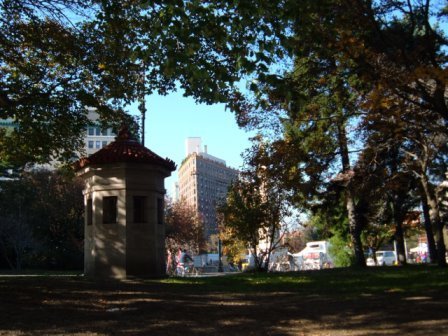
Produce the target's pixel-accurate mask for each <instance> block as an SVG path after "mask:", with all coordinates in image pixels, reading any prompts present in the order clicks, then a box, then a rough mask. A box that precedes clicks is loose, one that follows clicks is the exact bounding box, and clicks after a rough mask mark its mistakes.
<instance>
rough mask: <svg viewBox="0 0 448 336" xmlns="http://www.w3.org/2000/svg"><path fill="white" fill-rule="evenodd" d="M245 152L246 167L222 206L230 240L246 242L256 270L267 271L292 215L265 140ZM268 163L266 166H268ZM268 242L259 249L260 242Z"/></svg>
mask: <svg viewBox="0 0 448 336" xmlns="http://www.w3.org/2000/svg"><path fill="white" fill-rule="evenodd" d="M255 140H256V141H255V144H254V146H253V147H252V148H251V149H250V150H248V152H247V155H246V164H247V169H246V170H245V171H244V172H242V173H241V174H240V179H238V180H237V181H235V182H234V183H233V184H232V186H231V187H230V188H229V192H228V194H227V198H226V202H225V203H224V204H223V205H222V206H221V207H220V209H219V213H221V214H222V216H223V220H222V222H223V228H222V229H223V230H224V232H225V233H226V234H227V235H228V239H227V240H232V239H235V240H237V241H240V242H242V243H244V244H245V245H246V246H247V247H248V248H249V249H250V251H251V254H252V255H253V257H254V260H255V267H256V269H257V270H260V271H261V270H267V267H268V265H269V258H270V255H271V252H272V251H273V250H274V249H275V248H276V247H277V245H278V243H279V241H280V235H281V233H282V226H283V220H284V218H285V217H286V216H288V215H289V209H288V205H287V202H286V200H287V193H286V192H285V190H283V189H282V188H281V186H280V184H279V181H278V179H277V177H276V176H275V175H274V174H272V172H273V170H272V169H271V168H272V167H271V166H270V165H269V160H267V155H269V154H268V152H267V151H266V150H267V147H266V144H265V143H263V141H262V139H255ZM265 164H266V165H265ZM261 242H263V243H264V244H267V246H266V248H260V243H261Z"/></svg>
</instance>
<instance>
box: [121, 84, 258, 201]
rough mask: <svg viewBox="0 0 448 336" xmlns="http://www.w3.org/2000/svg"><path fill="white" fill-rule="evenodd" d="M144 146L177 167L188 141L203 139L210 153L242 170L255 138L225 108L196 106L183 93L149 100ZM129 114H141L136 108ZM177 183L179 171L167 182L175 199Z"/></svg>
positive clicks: (183, 156)
mask: <svg viewBox="0 0 448 336" xmlns="http://www.w3.org/2000/svg"><path fill="white" fill-rule="evenodd" d="M146 108H147V112H146V123H145V127H146V130H145V146H146V147H148V148H149V149H150V150H152V151H153V152H155V153H157V154H158V155H160V156H162V157H164V158H165V157H168V158H170V159H171V160H173V161H174V162H175V163H176V164H177V167H179V166H180V163H181V162H182V160H183V159H184V158H185V139H186V138H188V137H201V138H202V145H203V146H204V145H207V147H208V153H209V154H211V155H213V156H216V157H218V158H220V159H223V160H225V161H226V163H227V165H228V166H231V167H233V168H237V169H238V168H240V167H241V165H242V163H243V159H242V157H241V153H242V152H243V151H244V150H245V149H246V148H248V147H250V144H251V143H250V141H249V138H250V137H251V136H253V134H251V133H248V132H246V131H244V130H242V129H240V128H239V127H238V125H237V124H236V121H235V116H234V114H233V113H231V112H230V111H226V110H225V107H224V105H223V104H215V105H205V104H196V103H195V101H194V100H193V99H192V98H188V97H183V95H182V92H181V91H178V92H174V93H171V94H170V95H167V96H159V95H151V96H147V97H146ZM129 111H130V112H131V114H133V115H139V114H140V112H139V111H138V110H137V107H136V106H134V105H133V106H131V107H130V109H129ZM176 181H177V171H176V172H174V173H173V174H172V176H171V177H169V178H167V179H166V180H165V188H166V189H167V191H168V193H169V194H170V195H171V196H172V195H173V194H172V189H173V188H172V186H173V184H174V182H176Z"/></svg>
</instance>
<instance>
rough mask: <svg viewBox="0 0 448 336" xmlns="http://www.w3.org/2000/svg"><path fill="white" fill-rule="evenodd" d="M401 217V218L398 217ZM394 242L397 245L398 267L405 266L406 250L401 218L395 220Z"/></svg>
mask: <svg viewBox="0 0 448 336" xmlns="http://www.w3.org/2000/svg"><path fill="white" fill-rule="evenodd" d="M400 217H401V216H400ZM394 221H395V241H396V243H397V245H396V246H397V262H398V265H406V264H407V261H406V249H405V247H404V235H403V218H398V219H395V220H394Z"/></svg>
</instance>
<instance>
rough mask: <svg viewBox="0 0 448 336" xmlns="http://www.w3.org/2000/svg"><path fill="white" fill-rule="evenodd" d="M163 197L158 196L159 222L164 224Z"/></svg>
mask: <svg viewBox="0 0 448 336" xmlns="http://www.w3.org/2000/svg"><path fill="white" fill-rule="evenodd" d="M163 215H164V213H163V199H162V198H158V199H157V223H158V224H163Z"/></svg>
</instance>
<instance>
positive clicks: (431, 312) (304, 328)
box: [0, 277, 448, 336]
mask: <svg viewBox="0 0 448 336" xmlns="http://www.w3.org/2000/svg"><path fill="white" fill-rule="evenodd" d="M447 298H448V293H446V291H440V292H431V294H427V295H416V294H415V293H412V294H411V293H409V294H406V293H403V292H395V291H394V290H390V291H385V292H383V293H376V294H360V295H357V296H356V297H351V296H346V295H332V294H331V288H330V289H329V288H326V289H325V291H323V293H319V292H313V293H304V292H285V291H282V292H275V291H265V292H256V291H254V292H246V293H244V292H224V291H208V290H207V288H203V287H202V288H200V290H199V289H198V288H197V287H196V286H192V285H191V284H190V285H188V284H182V283H180V284H176V283H161V282H137V281H136V282H108V283H96V282H91V281H88V280H86V279H83V278H81V277H72V278H51V277H42V278H8V279H5V278H2V279H1V280H0V300H1V303H0V335H422V336H423V335H445V334H448V314H447V312H448V300H447Z"/></svg>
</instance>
